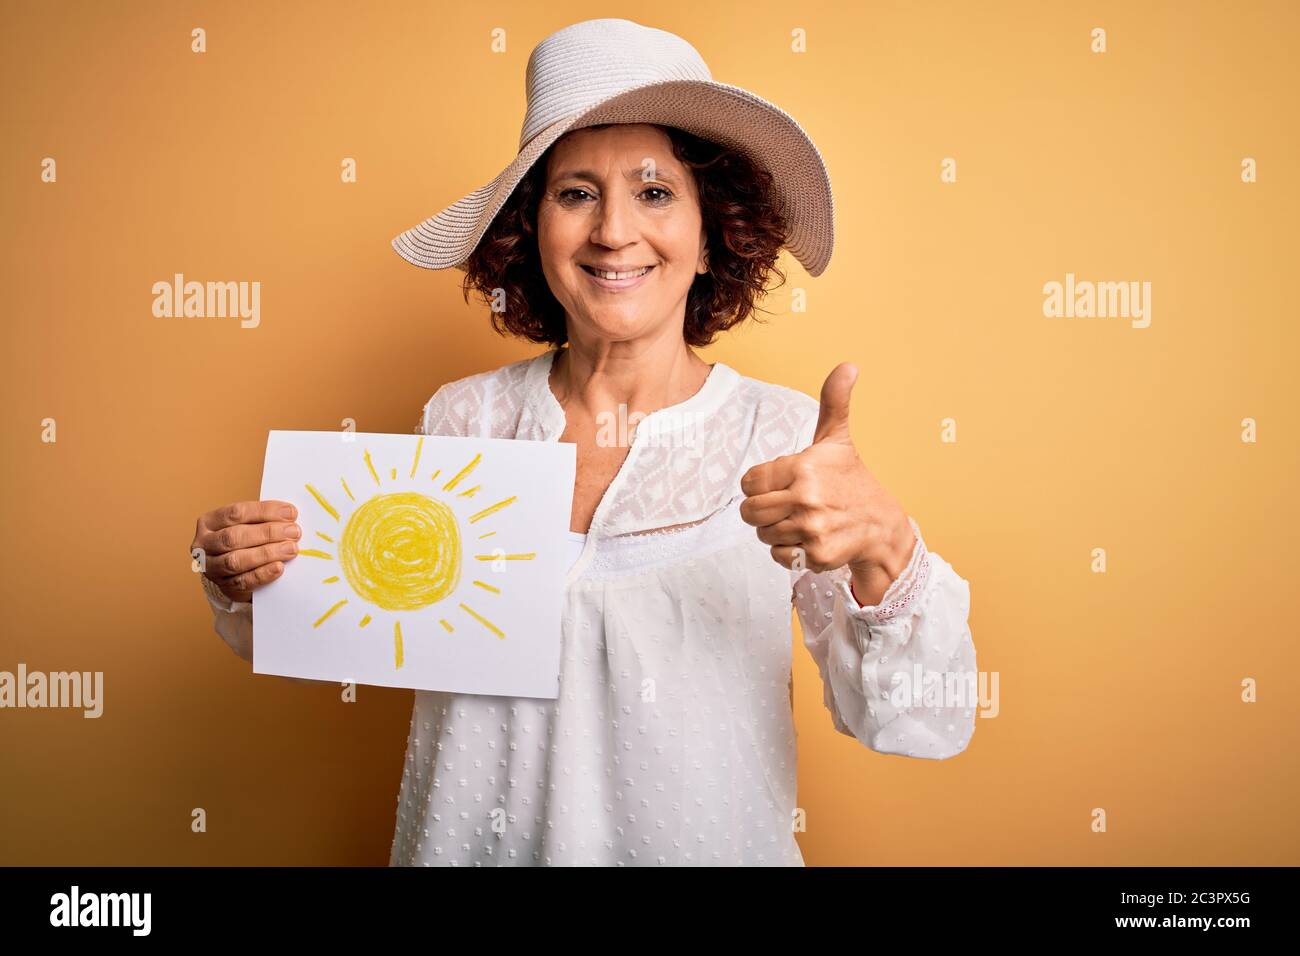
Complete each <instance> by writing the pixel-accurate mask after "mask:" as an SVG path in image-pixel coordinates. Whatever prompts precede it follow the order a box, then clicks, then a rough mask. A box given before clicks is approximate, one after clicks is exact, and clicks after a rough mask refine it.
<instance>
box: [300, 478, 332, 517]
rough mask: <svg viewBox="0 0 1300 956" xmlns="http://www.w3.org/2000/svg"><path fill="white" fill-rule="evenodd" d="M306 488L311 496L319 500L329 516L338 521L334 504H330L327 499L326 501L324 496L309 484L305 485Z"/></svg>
mask: <svg viewBox="0 0 1300 956" xmlns="http://www.w3.org/2000/svg"><path fill="white" fill-rule="evenodd" d="M306 488H307V490H308V491H310V492H311V496H312V497H313V498H315V499H316V500H317V501H319V502H320V506H321V507H322V508H324V509H325V510H326V511H328V512H329V516H330V517H331V518H333V519H334V520H335V521H338V520H339V513H338V512H337V511H335V510H334V506H333V505H332V504H330V503H329V502H328V501H326V500H325V498H324V497H323V496H322V495H321V493H320V492H319V491H317V490H316V489H315V488H313V487H312V486H311V485H307V486H306Z"/></svg>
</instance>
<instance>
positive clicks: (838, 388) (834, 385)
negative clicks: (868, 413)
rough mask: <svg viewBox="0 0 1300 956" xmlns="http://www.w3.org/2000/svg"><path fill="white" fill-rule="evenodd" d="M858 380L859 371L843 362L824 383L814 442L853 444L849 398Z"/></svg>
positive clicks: (851, 364)
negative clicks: (850, 434)
mask: <svg viewBox="0 0 1300 956" xmlns="http://www.w3.org/2000/svg"><path fill="white" fill-rule="evenodd" d="M857 380H858V369H857V366H855V365H854V364H853V363H852V362H841V363H840V364H839V365H837V366H835V368H834V369H832V370H831V374H830V375H827V376H826V381H825V382H823V383H822V398H821V408H820V409H819V410H818V412H817V430H816V431H815V432H813V442H814V443H816V442H822V441H832V442H839V443H840V444H844V445H851V444H853V439H852V438H851V437H850V436H849V396H850V395H851V394H852V392H853V383H854V382H856V381H857Z"/></svg>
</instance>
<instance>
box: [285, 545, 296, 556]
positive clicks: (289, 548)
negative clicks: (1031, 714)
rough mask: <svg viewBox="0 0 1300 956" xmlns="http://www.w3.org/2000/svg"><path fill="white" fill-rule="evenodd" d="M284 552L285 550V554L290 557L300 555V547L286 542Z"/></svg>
mask: <svg viewBox="0 0 1300 956" xmlns="http://www.w3.org/2000/svg"><path fill="white" fill-rule="evenodd" d="M284 550H285V554H288V555H289V556H290V557H292V556H293V555H295V554H297V553H298V546H297V545H296V544H294V543H293V542H292V541H286V542H285V544H284Z"/></svg>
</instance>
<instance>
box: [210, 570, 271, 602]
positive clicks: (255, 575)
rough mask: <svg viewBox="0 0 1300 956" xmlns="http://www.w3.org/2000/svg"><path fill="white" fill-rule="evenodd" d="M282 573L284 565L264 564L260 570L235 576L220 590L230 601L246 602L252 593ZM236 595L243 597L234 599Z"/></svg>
mask: <svg viewBox="0 0 1300 956" xmlns="http://www.w3.org/2000/svg"><path fill="white" fill-rule="evenodd" d="M283 573H284V563H283V562H280V561H273V562H272V563H270V564H264V565H262V566H261V567H260V568H254V569H253V570H252V571H246V572H244V573H243V574H237V575H235V577H233V578H230V579H229V580H227V581H225V582H224V583H223V584H222V585H221V590H223V591H225V592H226V596H227V597H228V598H230V599H231V600H232V601H247V600H249V599H250V598H251V597H252V595H253V591H254V590H255V589H257V588H260V587H262V586H263V585H265V584H270V583H271V582H272V581H274V580H275V579H276V578H278V577H279V576H280V575H282V574H283ZM236 594H240V595H243V596H242V597H236V596H235V595H236Z"/></svg>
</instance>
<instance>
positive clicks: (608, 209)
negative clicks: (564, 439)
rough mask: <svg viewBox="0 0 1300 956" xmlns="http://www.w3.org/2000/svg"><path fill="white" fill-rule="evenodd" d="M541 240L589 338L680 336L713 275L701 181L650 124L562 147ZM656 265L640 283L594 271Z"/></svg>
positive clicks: (573, 324)
mask: <svg viewBox="0 0 1300 956" xmlns="http://www.w3.org/2000/svg"><path fill="white" fill-rule="evenodd" d="M537 236H538V248H539V251H540V252H541V259H542V271H543V272H544V273H545V275H546V281H547V284H548V285H549V286H550V288H551V292H552V293H553V294H554V295H555V297H556V299H558V300H559V302H560V304H561V305H562V306H564V311H565V314H566V316H567V321H568V329H569V337H570V339H576V340H579V341H582V340H587V341H600V340H605V341H627V340H630V339H636V338H642V337H646V336H655V335H656V334H657V333H662V332H664V331H665V330H667V329H672V330H675V332H676V333H680V332H681V329H682V325H683V321H684V318H685V315H686V297H687V293H688V292H689V291H690V288H691V283H692V282H693V281H694V280H695V277H696V275H698V274H700V273H703V272H706V271H707V269H708V266H707V261H708V260H707V257H706V255H705V233H704V224H703V221H702V219H701V215H700V203H699V193H698V191H697V188H696V184H695V177H694V175H693V174H692V172H691V171H690V170H689V169H688V168H687V167H685V166H684V165H682V164H681V163H680V162H679V161H678V160H677V158H676V157H675V156H674V155H673V149H672V141H671V140H669V138H668V136H667V135H666V134H665V133H664V132H663V131H662V130H659V129H657V128H655V127H653V126H648V125H644V124H620V125H616V126H609V127H606V128H604V129H580V130H575V131H573V132H571V133H568V134H567V135H565V136H564V137H563V138H561V139H560V140H559V141H558V142H557V143H556V144H555V146H554V147H553V149H552V151H551V156H550V160H549V162H548V163H547V169H546V190H545V194H544V195H543V197H542V200H541V205H540V206H539V207H538V213H537ZM647 266H648V267H650V269H649V272H647V273H645V274H644V275H639V276H632V277H630V278H620V279H613V280H610V279H607V278H602V277H598V276H596V275H594V274H593V271H594V270H597V269H599V270H602V271H603V270H609V271H613V272H618V273H624V272H634V273H636V272H640V271H641V270H643V269H644V268H645V267H647Z"/></svg>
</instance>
